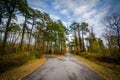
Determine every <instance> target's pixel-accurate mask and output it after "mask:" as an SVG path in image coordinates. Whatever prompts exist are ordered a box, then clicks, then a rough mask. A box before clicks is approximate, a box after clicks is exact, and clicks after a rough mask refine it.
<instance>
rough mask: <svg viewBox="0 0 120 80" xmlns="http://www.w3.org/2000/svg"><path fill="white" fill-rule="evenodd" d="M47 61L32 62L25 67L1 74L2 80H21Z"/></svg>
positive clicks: (0, 78)
mask: <svg viewBox="0 0 120 80" xmlns="http://www.w3.org/2000/svg"><path fill="white" fill-rule="evenodd" d="M45 61H46V59H45V58H41V59H35V60H31V61H29V62H28V63H26V64H24V65H23V66H20V67H18V68H15V69H12V70H9V71H7V72H5V73H2V74H0V80H21V79H22V78H23V77H25V76H26V75H28V74H30V73H32V72H33V71H34V70H35V69H37V68H38V67H40V66H41V65H42V64H43V63H44V62H45Z"/></svg>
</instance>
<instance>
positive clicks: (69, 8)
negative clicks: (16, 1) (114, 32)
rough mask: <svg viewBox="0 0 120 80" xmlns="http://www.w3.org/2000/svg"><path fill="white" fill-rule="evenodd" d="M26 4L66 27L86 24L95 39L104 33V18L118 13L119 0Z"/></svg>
mask: <svg viewBox="0 0 120 80" xmlns="http://www.w3.org/2000/svg"><path fill="white" fill-rule="evenodd" d="M28 4H29V6H30V7H32V8H34V9H38V10H40V11H42V12H46V13H48V14H49V15H50V17H51V18H52V19H53V20H55V21H56V20H61V21H62V22H63V24H64V25H65V26H67V27H69V25H70V24H71V23H72V22H79V23H81V22H87V23H88V24H89V26H88V27H89V29H91V27H93V30H94V33H95V34H96V37H102V33H104V32H105V28H106V27H105V23H104V19H105V17H106V16H109V15H111V14H112V13H114V12H120V0H28Z"/></svg>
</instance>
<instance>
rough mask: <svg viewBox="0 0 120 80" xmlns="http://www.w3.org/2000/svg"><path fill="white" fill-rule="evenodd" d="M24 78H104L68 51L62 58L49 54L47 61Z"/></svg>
mask: <svg viewBox="0 0 120 80" xmlns="http://www.w3.org/2000/svg"><path fill="white" fill-rule="evenodd" d="M23 80H104V79H103V78H102V77H100V76H99V75H98V74H96V73H95V72H93V71H92V70H90V69H89V68H88V67H86V66H85V65H84V64H83V63H82V62H80V61H79V60H77V59H76V58H75V57H74V56H72V55H71V54H69V53H67V54H66V55H65V56H63V57H61V58H55V57H50V56H47V61H46V63H45V64H44V65H43V66H42V67H40V68H38V69H37V70H36V71H34V72H33V73H31V74H30V75H28V76H26V77H25V78H23Z"/></svg>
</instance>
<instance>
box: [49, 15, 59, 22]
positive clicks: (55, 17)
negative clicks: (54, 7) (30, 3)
mask: <svg viewBox="0 0 120 80" xmlns="http://www.w3.org/2000/svg"><path fill="white" fill-rule="evenodd" d="M50 18H51V19H53V20H54V21H57V20H59V19H60V18H59V17H58V16H56V15H50Z"/></svg>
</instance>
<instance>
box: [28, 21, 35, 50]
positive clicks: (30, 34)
mask: <svg viewBox="0 0 120 80" xmlns="http://www.w3.org/2000/svg"><path fill="white" fill-rule="evenodd" d="M33 27H34V19H33V24H32V28H31V30H30V37H29V43H28V50H29V49H30V43H31V36H32V30H33Z"/></svg>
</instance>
